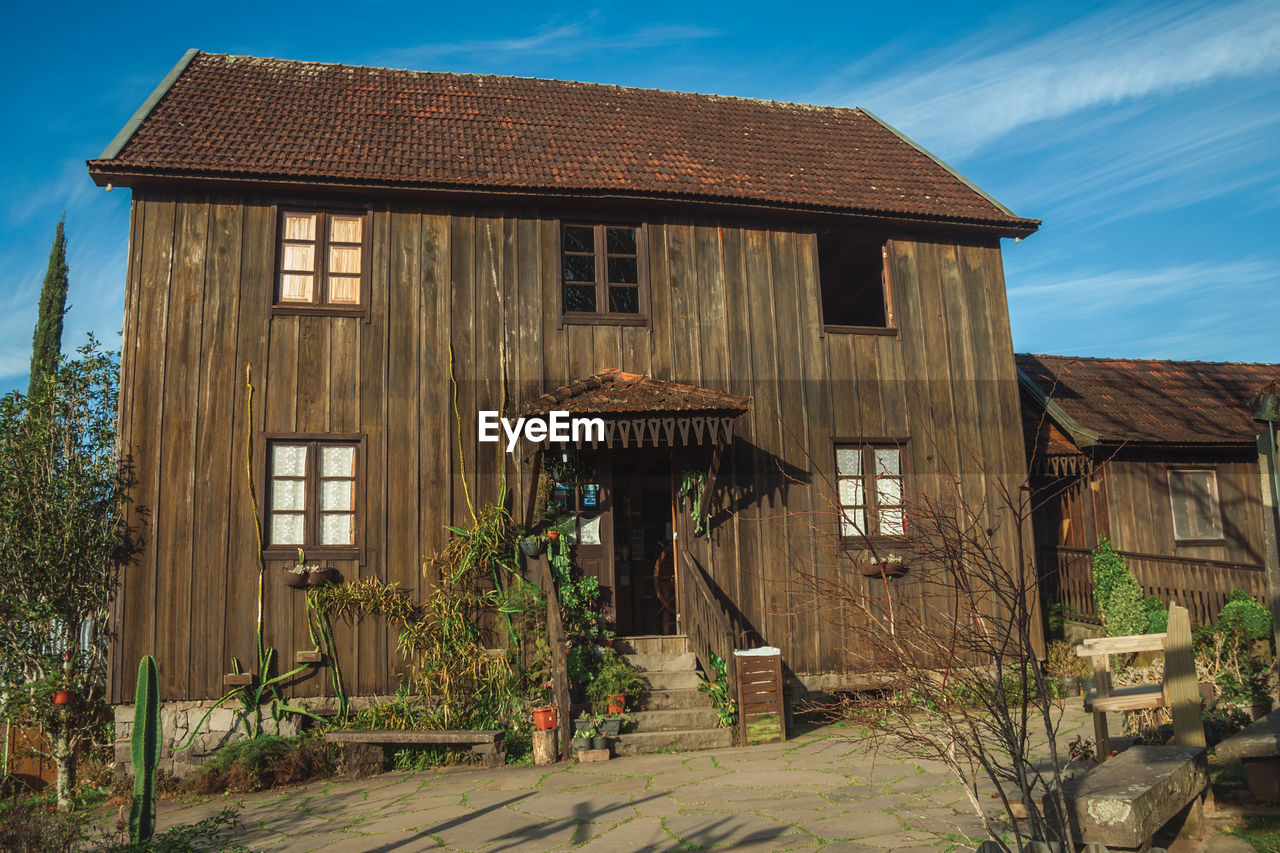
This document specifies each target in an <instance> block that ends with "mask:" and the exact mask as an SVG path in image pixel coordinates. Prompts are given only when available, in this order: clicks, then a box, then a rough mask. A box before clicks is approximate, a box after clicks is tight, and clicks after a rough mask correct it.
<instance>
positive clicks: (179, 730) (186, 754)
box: [114, 701, 299, 779]
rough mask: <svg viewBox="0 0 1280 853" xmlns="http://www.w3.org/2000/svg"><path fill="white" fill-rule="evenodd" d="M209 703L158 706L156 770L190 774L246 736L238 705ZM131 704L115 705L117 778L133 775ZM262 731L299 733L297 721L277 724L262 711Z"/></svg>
mask: <svg viewBox="0 0 1280 853" xmlns="http://www.w3.org/2000/svg"><path fill="white" fill-rule="evenodd" d="M213 704H214V703H213V702H212V701H208V702H162V703H161V705H160V763H159V765H158V766H157V770H163V771H164V772H166V773H170V774H172V775H174V776H176V777H178V778H179V779H182V778H185V777H186V776H189V775H191V774H192V773H193V772H195V771H196V770H198V769H199V767H200V765H201V764H203V763H204V761H205V759H207V758H208V757H209V754H210V753H212V752H213V751H214V750H216V749H218V747H221V746H226V745H227V744H229V743H231V742H232V741H237V740H241V739H243V738H244V737H245V725H244V720H243V719H242V717H241V714H240V708H239V706H238V705H237V706H235V707H228V706H227V705H226V704H224V705H223V706H222V707H220V708H215V709H214V710H213V711H212V712H211V713H210V712H209V709H210V708H211V707H212V706H213ZM206 713H208V714H209V718H208V719H207V720H205V722H204V725H202V726H200V732H199V733H198V734H197V735H196V736H195V737H194V738H191V731H192V729H194V728H195V727H196V726H198V725H200V720H201V718H203V717H204V715H205V714H206ZM133 714H134V706H133V705H117V706H116V707H115V716H116V739H115V765H114V769H115V772H116V774H117V775H123V776H127V775H130V774H132V773H133V763H132V760H131V757H130V743H131V740H130V739H131V738H132V736H133ZM263 716H264V719H263V721H262V727H263V730H264V731H266V732H269V733H272V734H277V733H278V734H281V735H284V736H285V737H290V736H293V735H296V734H297V733H298V731H299V725H298V718H297V717H296V716H290V717H287V718H285V719H283V720H281V721H280V722H279V724H277V723H276V721H275V720H273V719H271V715H270V713H268V712H267V710H266V709H265V708H264V709H263ZM189 738H190V739H191V745H190V746H188V747H187V748H185V749H181V750H176V751H175V750H174V747H175V746H178V745H182V744H185V743H186V742H187V740H188V739H189Z"/></svg>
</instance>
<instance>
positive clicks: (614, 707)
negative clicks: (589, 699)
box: [607, 693, 627, 714]
mask: <svg viewBox="0 0 1280 853" xmlns="http://www.w3.org/2000/svg"><path fill="white" fill-rule="evenodd" d="M607 704H608V711H609V713H610V714H622V713H625V712H626V710H627V695H626V694H625V693H610V694H609V697H608V699H607Z"/></svg>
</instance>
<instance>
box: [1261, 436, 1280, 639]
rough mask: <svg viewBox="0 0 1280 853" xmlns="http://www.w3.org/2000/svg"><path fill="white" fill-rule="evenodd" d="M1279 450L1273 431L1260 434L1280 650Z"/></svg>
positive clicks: (1270, 591) (1270, 584) (1265, 529)
mask: <svg viewBox="0 0 1280 853" xmlns="http://www.w3.org/2000/svg"><path fill="white" fill-rule="evenodd" d="M1275 459H1276V449H1275V448H1274V447H1272V446H1271V430H1269V429H1267V430H1263V431H1262V432H1261V433H1259V435H1258V474H1259V475H1260V477H1261V480H1262V483H1261V486H1262V515H1263V524H1262V535H1263V539H1264V543H1263V549H1262V550H1263V561H1264V562H1265V563H1266V566H1267V596H1268V597H1269V598H1270V599H1271V601H1270V606H1271V631H1272V633H1273V634H1274V637H1275V641H1276V648H1277V649H1280V495H1278V494H1277V493H1276V490H1277V488H1280V487H1277V485H1276V472H1275V471H1274V470H1272V467H1271V466H1272V463H1273V462H1275Z"/></svg>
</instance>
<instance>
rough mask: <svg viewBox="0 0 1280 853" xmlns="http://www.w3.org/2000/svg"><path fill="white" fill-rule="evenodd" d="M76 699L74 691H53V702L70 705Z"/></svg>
mask: <svg viewBox="0 0 1280 853" xmlns="http://www.w3.org/2000/svg"><path fill="white" fill-rule="evenodd" d="M75 701H76V694H74V693H72V692H71V691H70V690H55V691H53V704H55V705H70V704H71V703H72V702H75Z"/></svg>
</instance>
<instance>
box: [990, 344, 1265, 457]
mask: <svg viewBox="0 0 1280 853" xmlns="http://www.w3.org/2000/svg"><path fill="white" fill-rule="evenodd" d="M1015 359H1016V360H1017V366H1018V370H1019V372H1020V373H1021V374H1022V375H1023V377H1025V380H1026V381H1029V382H1031V383H1033V384H1034V386H1035V387H1036V388H1037V389H1039V391H1040V392H1041V393H1042V394H1043V395H1044V396H1045V397H1047V398H1048V400H1049V401H1051V402H1052V403H1053V404H1056V407H1058V408H1059V409H1060V410H1061V411H1062V412H1064V413H1065V415H1066V416H1067V418H1066V420H1065V421H1064V420H1063V419H1061V418H1054V420H1055V421H1057V426H1059V427H1061V428H1062V429H1063V431H1064V432H1065V433H1067V434H1069V435H1071V437H1072V438H1073V439H1075V440H1076V444H1077V445H1080V444H1081V443H1082V442H1080V441H1079V438H1078V434H1073V428H1079V427H1083V428H1084V429H1085V430H1086V431H1090V432H1094V433H1097V435H1098V438H1097V442H1098V443H1100V444H1107V445H1116V444H1121V443H1125V444H1142V445H1152V444H1174V445H1233V444H1252V443H1253V441H1254V436H1255V435H1256V434H1257V432H1258V428H1259V425H1258V423H1257V422H1256V421H1254V420H1253V415H1252V413H1251V412H1250V411H1249V408H1248V405H1247V404H1248V401H1249V400H1250V398H1252V397H1254V396H1256V395H1257V394H1259V393H1261V392H1262V391H1263V390H1264V389H1266V388H1267V387H1268V386H1269V385H1272V384H1273V383H1276V382H1278V381H1280V364H1243V363H1236V362H1209V361H1155V360H1146V359H1142V360H1139V359H1123V358H1082V357H1077V356H1061V355H1027V354H1018V355H1016V356H1015ZM1051 414H1052V413H1051ZM1058 443H1060V442H1058Z"/></svg>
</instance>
